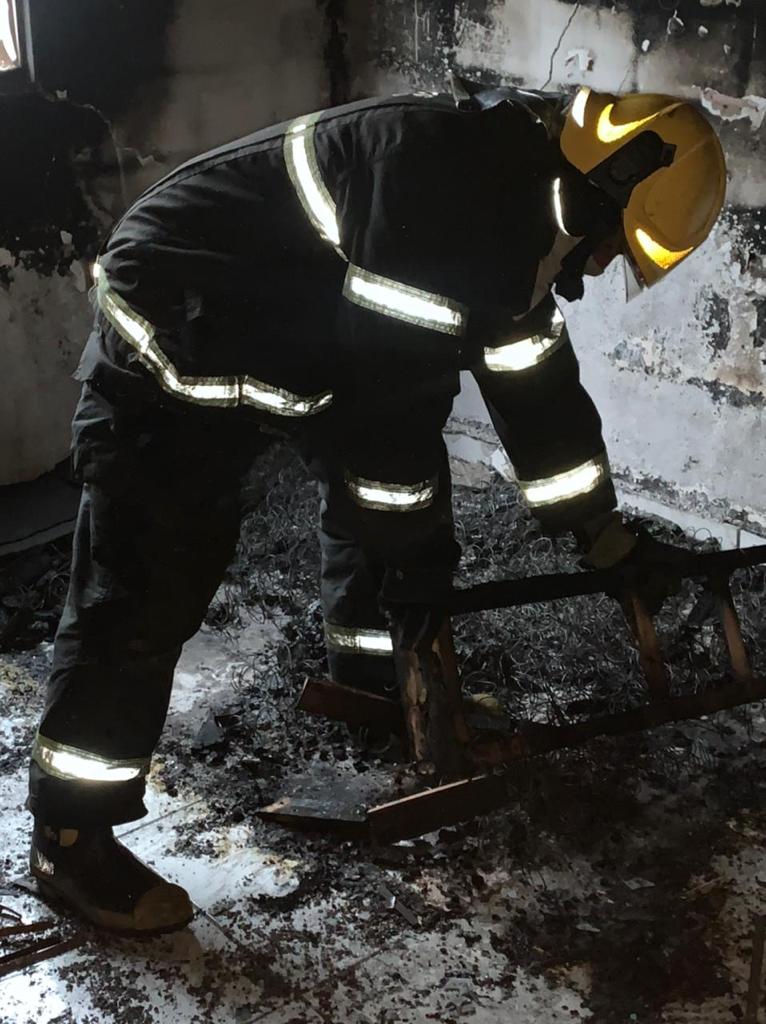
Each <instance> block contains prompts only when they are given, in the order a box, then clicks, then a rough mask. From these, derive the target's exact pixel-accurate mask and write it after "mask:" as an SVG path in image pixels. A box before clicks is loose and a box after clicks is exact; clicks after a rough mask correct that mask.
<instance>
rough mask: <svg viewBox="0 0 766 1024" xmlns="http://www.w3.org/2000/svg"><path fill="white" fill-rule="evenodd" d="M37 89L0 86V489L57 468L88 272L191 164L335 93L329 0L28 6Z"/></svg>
mask: <svg viewBox="0 0 766 1024" xmlns="http://www.w3.org/2000/svg"><path fill="white" fill-rule="evenodd" d="M30 7H31V18H32V44H33V50H34V56H35V64H36V82H35V86H34V87H33V88H32V89H31V90H30V91H29V92H28V93H26V94H21V95H18V94H17V95H3V94H2V79H1V78H0V137H1V138H2V139H3V153H2V160H0V437H2V439H3V443H2V445H0V485H3V484H8V483H14V482H17V481H20V480H29V479H33V478H34V477H36V476H38V475H39V474H40V473H43V472H45V471H46V470H48V469H50V468H51V467H52V466H53V465H55V464H56V463H57V462H58V461H60V460H61V459H63V458H64V457H65V456H66V454H67V450H68V445H69V422H70V420H71V416H72V411H73V408H74V404H75V401H76V397H77V390H78V389H77V386H76V385H75V384H74V382H73V381H72V380H71V379H70V376H71V373H72V371H73V370H74V368H75V366H76V364H77V360H78V358H79V353H80V350H81V348H82V345H83V343H84V341H85V338H86V337H87V333H88V330H89V323H90V319H91V310H90V306H89V304H88V301H87V294H86V293H87V288H88V286H89V283H90V281H89V267H90V264H91V262H92V259H93V256H94V254H95V252H96V251H97V249H98V245H99V241H100V239H101V238H102V237H103V234H104V233H105V231H106V230H107V229H108V227H109V225H110V223H111V222H112V221H113V219H114V218H115V217H117V216H119V214H120V213H121V211H122V210H123V209H124V208H125V206H126V205H127V204H128V203H129V202H130V201H131V200H132V199H133V198H134V197H135V196H136V195H137V194H138V193H139V192H140V191H141V190H142V189H143V188H145V187H146V186H147V185H149V184H150V183H151V182H152V181H154V180H156V179H157V178H158V177H160V176H161V175H163V174H165V173H167V171H169V170H170V169H172V167H174V166H175V165H176V164H178V163H180V162H181V161H182V160H184V159H186V158H187V157H189V156H191V155H193V154H195V153H198V152H201V151H203V150H205V149H207V148H209V147H211V146H214V145H217V144H218V143H221V142H224V141H226V140H227V139H230V138H235V137H237V136H238V135H242V134H245V133H247V132H249V131H253V130H254V129H256V128H258V127H260V126H262V125H265V124H268V123H270V122H271V121H276V120H280V119H282V118H284V117H288V116H291V115H294V114H298V113H303V112H305V111H308V110H314V109H317V108H318V107H321V106H326V105H328V104H330V103H332V102H341V101H342V100H344V99H345V98H346V93H347V89H348V78H349V73H348V65H347V59H346V53H345V34H344V32H343V31H342V14H343V4H342V3H341V2H339V0H280V3H278V4H276V3H271V2H269V0H218V2H217V3H215V4H211V3H209V2H207V0H67V2H66V3H65V4H64V3H61V2H60V0H30Z"/></svg>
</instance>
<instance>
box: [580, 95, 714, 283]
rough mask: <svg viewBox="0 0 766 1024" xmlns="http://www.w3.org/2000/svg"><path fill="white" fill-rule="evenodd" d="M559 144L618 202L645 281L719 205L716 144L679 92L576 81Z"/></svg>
mask: <svg viewBox="0 0 766 1024" xmlns="http://www.w3.org/2000/svg"><path fill="white" fill-rule="evenodd" d="M561 151H562V153H563V155H564V157H565V159H566V160H567V161H568V162H569V163H570V164H572V165H573V166H574V167H576V168H577V169H578V170H579V171H581V172H582V174H583V175H584V176H585V177H586V178H587V179H588V180H589V181H590V182H591V183H592V184H594V185H596V186H597V187H598V188H600V189H602V190H603V191H605V192H606V193H607V194H609V195H610V196H611V197H612V199H613V200H614V201H615V202H616V203H617V204H618V205H619V206H620V207H621V208H622V224H623V229H624V232H625V240H626V245H627V251H626V253H625V255H626V257H627V258H628V259H629V260H630V262H631V264H632V266H633V269H634V271H635V272H636V273H637V275H638V276H639V280H640V283H641V284H643V285H645V286H649V285H652V284H654V283H655V282H656V281H658V280H659V279H660V278H661V277H664V276H665V274H667V273H668V271H670V270H672V269H673V267H675V266H677V265H678V264H679V263H680V262H681V260H683V259H685V258H686V257H687V256H688V255H689V254H690V253H692V252H693V251H694V250H695V249H696V248H697V246H699V245H700V244H701V243H702V242H703V241H704V240H705V239H706V238H707V236H708V234H709V233H710V230H711V228H712V227H713V224H714V223H715V221H716V219H717V217H718V214H719V213H720V212H721V207H722V206H723V201H724V196H725V193H726V163H725V161H724V156H723V151H722V149H721V144H720V142H719V141H718V137H717V135H716V134H715V132H714V130H713V128H712V127H711V125H710V124H709V123H708V121H707V120H706V119H705V117H703V115H702V114H700V113H699V111H698V110H696V109H695V108H694V107H693V106H692V105H691V104H690V103H687V102H685V101H684V100H679V99H677V98H675V97H673V96H661V95H656V94H640V93H630V94H628V95H626V96H613V95H610V94H608V93H597V92H593V91H592V90H591V89H588V88H582V89H580V91H579V92H578V93H577V95H576V96H575V98H574V101H573V103H572V105H571V107H570V108H569V111H568V113H567V116H566V120H565V122H564V127H563V130H562V133H561Z"/></svg>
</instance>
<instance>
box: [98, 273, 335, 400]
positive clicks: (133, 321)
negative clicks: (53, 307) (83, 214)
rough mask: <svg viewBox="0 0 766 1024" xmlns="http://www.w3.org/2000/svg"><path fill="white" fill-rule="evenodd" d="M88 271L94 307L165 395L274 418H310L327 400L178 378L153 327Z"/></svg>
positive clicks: (243, 381) (239, 383) (327, 395)
mask: <svg viewBox="0 0 766 1024" xmlns="http://www.w3.org/2000/svg"><path fill="white" fill-rule="evenodd" d="M93 272H94V278H95V280H96V283H97V289H96V296H97V299H98V305H99V309H100V310H101V312H102V313H103V314H104V316H105V317H106V318H107V320H108V321H109V323H110V324H111V325H112V326H113V327H114V329H115V330H116V331H117V333H118V334H119V335H120V337H121V338H123V340H124V341H126V342H127V343H128V344H129V345H130V346H131V348H133V349H134V350H135V351H136V352H137V353H138V355H139V356H140V358H141V362H142V363H143V364H144V366H145V367H146V368H147V369H148V370H149V371H150V372H151V373H153V374H154V376H155V377H156V378H157V380H158V381H159V384H160V386H161V387H162V388H163V390H165V391H167V392H168V394H171V395H175V396H176V397H177V398H181V399H183V400H184V401H187V402H194V403H196V404H197V405H210V406H221V407H223V408H232V407H234V406H237V405H246V406H252V407H253V408H255V409H261V410H263V411H264V412H271V413H275V414H276V415H278V416H313V415H314V414H315V413H317V412H321V411H322V409H324V408H326V407H327V406H328V405H330V403H331V402H332V392H331V391H323V392H321V393H320V394H318V395H296V394H294V393H293V392H292V391H286V390H285V389H284V388H278V387H274V386H273V385H271V384H266V383H264V382H263V381H259V380H256V379H255V378H254V377H248V376H245V375H241V376H237V377H228V376H227V377H182V376H181V375H180V374H179V373H178V371H177V370H176V368H175V366H173V364H172V363H171V362H170V360H169V359H168V357H167V356H166V355H165V353H164V352H163V351H162V349H161V348H160V347H159V345H158V344H157V342H156V340H155V328H154V325H153V324H151V323H150V322H149V321H148V320H146V319H145V318H144V317H142V316H141V315H140V314H139V313H136V311H135V310H133V309H131V308H130V306H129V305H128V303H127V302H125V300H124V299H123V298H122V297H121V296H120V295H118V294H117V293H116V292H115V291H113V290H112V289H111V288H110V287H109V284H108V282H107V279H106V274H105V273H104V270H103V267H100V266H99V264H98V263H96V264H95V266H94V268H93Z"/></svg>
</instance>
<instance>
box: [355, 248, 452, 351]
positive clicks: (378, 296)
mask: <svg viewBox="0 0 766 1024" xmlns="http://www.w3.org/2000/svg"><path fill="white" fill-rule="evenodd" d="M343 294H344V295H345V297H346V298H347V299H348V300H349V302H354V303H356V305H357V306H364V307H365V309H371V310H372V311H373V312H375V313H381V314H382V315H383V316H390V317H394V318H395V319H396V320H404V321H405V322H406V323H408V324H415V325H416V326H418V327H428V328H430V329H431V330H433V331H441V332H442V333H443V334H453V335H456V336H460V335H463V334H464V333H465V329H466V325H467V323H468V307H467V306H464V305H462V303H460V302H455V301H453V300H452V299H448V298H446V296H444V295H437V294H436V293H435V292H427V291H423V290H422V289H421V288H413V287H412V286H411V285H408V284H402V282H401V281H394V280H393V279H392V278H390V277H383V276H382V275H380V274H371V273H370V272H369V271H368V270H362V268H361V267H356V266H354V264H353V263H350V264H349V267H348V270H347V271H346V280H345V282H344V284H343Z"/></svg>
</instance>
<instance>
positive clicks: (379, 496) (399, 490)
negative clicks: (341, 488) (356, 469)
mask: <svg viewBox="0 0 766 1024" xmlns="http://www.w3.org/2000/svg"><path fill="white" fill-rule="evenodd" d="M346 484H347V486H348V489H349V491H350V492H351V495H352V497H353V499H354V501H356V503H357V504H358V505H361V506H362V507H363V508H374V509H378V510H380V511H382V512H414V511H417V510H418V509H423V508H428V507H429V506H430V505H432V504H433V501H434V498H435V496H436V488H437V478H436V477H433V478H432V479H431V480H423V481H422V482H421V483H418V484H389V483H381V482H380V481H378V480H365V479H363V478H362V477H358V476H350V475H349V476H348V477H347V478H346Z"/></svg>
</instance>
